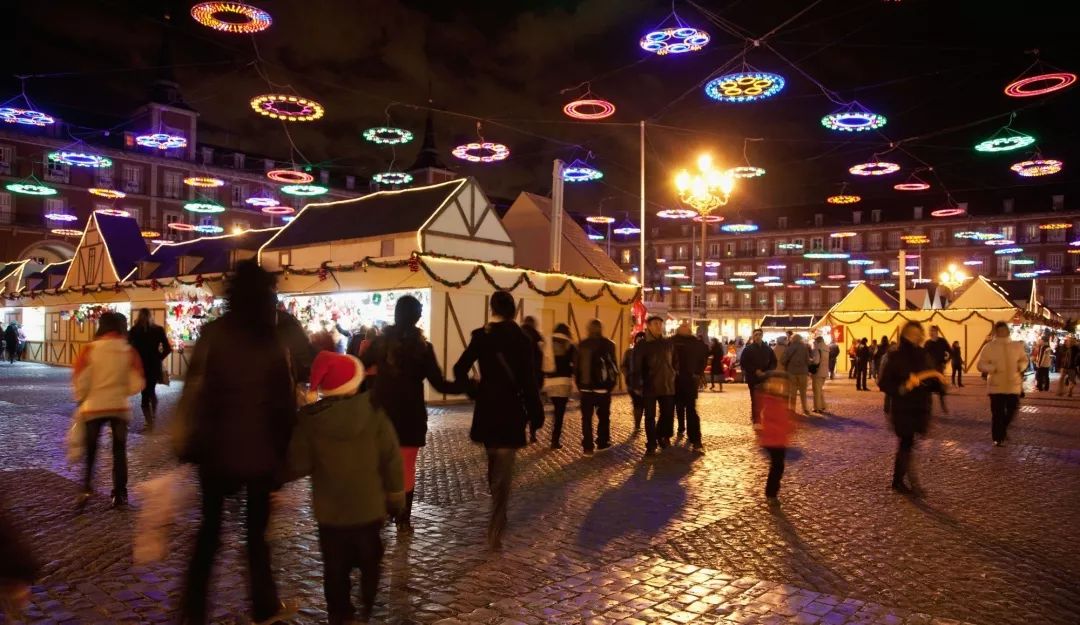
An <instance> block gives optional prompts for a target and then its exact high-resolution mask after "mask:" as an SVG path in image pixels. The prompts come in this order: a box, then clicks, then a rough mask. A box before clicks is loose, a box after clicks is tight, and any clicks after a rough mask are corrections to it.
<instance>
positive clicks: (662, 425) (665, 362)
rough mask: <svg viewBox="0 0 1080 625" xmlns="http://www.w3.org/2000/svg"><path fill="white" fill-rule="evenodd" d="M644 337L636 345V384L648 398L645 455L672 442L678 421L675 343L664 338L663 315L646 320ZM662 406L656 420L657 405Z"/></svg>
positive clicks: (642, 396)
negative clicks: (676, 421)
mask: <svg viewBox="0 0 1080 625" xmlns="http://www.w3.org/2000/svg"><path fill="white" fill-rule="evenodd" d="M645 328H646V332H645V340H644V341H642V342H640V343H638V344H637V345H636V346H634V365H633V370H634V380H633V383H632V385H633V387H634V388H635V389H638V391H637V392H638V393H639V394H640V395H641V398H642V400H643V401H644V402H645V455H646V456H651V455H653V454H655V453H656V448H657V446H659V447H660V448H661V449H663V448H665V447H667V446H668V445H670V444H671V436H672V434H673V431H672V430H674V429H675V428H674V425H675V371H676V365H677V363H676V360H675V359H676V355H675V346H674V345H673V344H672V342H671V340H670V339H667V338H664V319H663V317H660V316H657V315H654V316H652V317H649V319H648V320H647V322H646V324H645ZM657 406H659V407H660V417H659V421H658V420H657V415H656V409H657Z"/></svg>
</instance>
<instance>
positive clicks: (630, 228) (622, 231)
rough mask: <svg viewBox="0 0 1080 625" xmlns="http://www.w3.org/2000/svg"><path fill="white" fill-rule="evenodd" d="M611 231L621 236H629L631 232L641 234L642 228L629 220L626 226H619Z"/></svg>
mask: <svg viewBox="0 0 1080 625" xmlns="http://www.w3.org/2000/svg"><path fill="white" fill-rule="evenodd" d="M611 232H612V234H617V235H620V236H628V235H631V234H641V228H638V227H637V226H635V225H634V224H632V223H629V222H628V223H627V224H626V225H625V226H619V227H618V228H615V229H614V230H612V231H611Z"/></svg>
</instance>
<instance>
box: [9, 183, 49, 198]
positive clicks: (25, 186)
mask: <svg viewBox="0 0 1080 625" xmlns="http://www.w3.org/2000/svg"><path fill="white" fill-rule="evenodd" d="M4 188H5V189H7V190H8V191H11V192H12V193H21V194H23V195H56V193H57V192H56V189H54V188H52V187H47V186H45V185H43V184H30V183H27V182H13V183H11V184H9V185H7V186H5V187H4Z"/></svg>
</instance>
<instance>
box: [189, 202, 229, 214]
mask: <svg viewBox="0 0 1080 625" xmlns="http://www.w3.org/2000/svg"><path fill="white" fill-rule="evenodd" d="M184 210H186V211H189V212H192V213H224V212H225V207H224V206H222V205H221V204H214V203H213V202H188V203H186V204H184Z"/></svg>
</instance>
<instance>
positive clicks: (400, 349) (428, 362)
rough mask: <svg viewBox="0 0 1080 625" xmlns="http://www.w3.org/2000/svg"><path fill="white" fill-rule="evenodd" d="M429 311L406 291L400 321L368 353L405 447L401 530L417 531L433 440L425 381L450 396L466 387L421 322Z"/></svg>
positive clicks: (378, 399) (375, 400)
mask: <svg viewBox="0 0 1080 625" xmlns="http://www.w3.org/2000/svg"><path fill="white" fill-rule="evenodd" d="M423 312H424V306H423V304H421V303H420V300H418V299H416V298H415V297H413V296H412V295H403V296H401V297H399V298H398V300H397V303H395V304H394V324H393V325H391V326H387V327H386V329H385V330H383V333H382V334H380V335H379V336H377V337H376V338H375V340H374V341H372V343H371V347H370V348H369V349H367V350H365V352H364V358H363V359H362V363H363V365H364V367H365V368H368V367H371V368H375V369H377V370H378V371H379V375H377V376H375V382H374V384H373V385H372V387H371V403H372V405H373V406H374V407H375V408H377V409H379V410H383V411H385V412H386V414H387V416H388V417H389V418H390V422H391V423H392V424H393V425H394V433H395V434H396V435H397V440H398V442H399V444H400V446H401V462H402V467H403V474H402V480H403V483H404V485H405V506H404V508H402V510H401V513H400V514H398V515H396V516H395V518H394V521H395V523H396V525H397V530H398V532H400V533H409V532H412V506H413V492H414V490H415V489H416V458H417V456H418V455H419V454H420V448H422V447H424V446H425V445H426V444H427V418H428V415H427V405H426V404H425V403H424V380H427V381H428V383H429V384H431V387H432V388H434V389H435V390H436V391H437V392H439V393H443V394H444V395H454V394H458V393H461V392H462V391H463V390H464V385H463V384H457V383H451V382H449V381H447V380H446V378H444V377H443V374H442V369H441V368H440V367H439V361H438V360H437V359H436V358H435V349H434V348H433V347H432V346H431V343H429V342H428V341H427V339H426V338H424V334H423V332H422V331H421V330H420V328H418V327H416V324H417V323H418V322H419V321H420V317H421V315H422V314H423Z"/></svg>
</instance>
